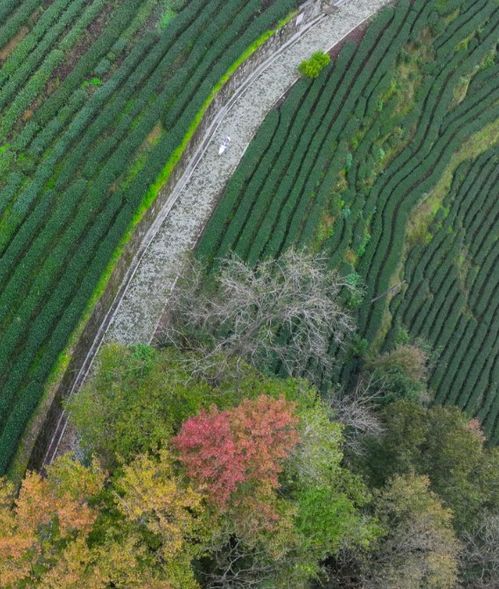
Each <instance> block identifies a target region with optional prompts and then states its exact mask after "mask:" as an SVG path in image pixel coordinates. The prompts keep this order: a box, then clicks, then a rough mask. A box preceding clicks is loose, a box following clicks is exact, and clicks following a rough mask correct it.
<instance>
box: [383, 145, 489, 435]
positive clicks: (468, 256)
mask: <svg viewBox="0 0 499 589" xmlns="http://www.w3.org/2000/svg"><path fill="white" fill-rule="evenodd" d="M498 238H499V151H498V149H497V148H496V149H491V150H489V151H486V152H485V153H483V154H482V155H481V156H480V157H478V158H476V159H475V160H473V161H466V162H464V163H462V164H461V165H460V167H459V168H458V169H457V170H456V173H455V175H454V178H453V182H452V186H451V189H450V191H449V192H448V194H447V195H446V196H445V199H444V201H443V206H442V208H441V209H439V211H438V212H437V214H436V216H435V218H434V220H433V221H432V223H431V225H430V227H429V228H428V234H427V236H425V241H426V243H420V244H417V245H416V246H415V247H413V248H412V249H411V251H410V253H409V255H408V257H407V262H406V264H405V280H406V282H407V288H406V289H404V293H403V294H402V293H401V294H399V295H397V296H396V297H394V299H393V300H392V303H391V306H390V312H391V315H392V316H393V318H394V320H393V323H392V325H393V327H392V332H391V334H389V337H388V340H389V341H390V340H391V338H392V337H395V338H396V337H397V332H399V330H401V329H402V330H403V329H407V330H408V331H409V332H410V333H411V335H413V336H414V337H420V338H424V339H425V340H427V341H428V342H430V343H431V344H432V346H433V348H434V349H436V350H438V351H439V356H440V362H439V364H438V366H437V368H436V370H435V371H434V373H433V376H432V380H431V385H432V388H433V389H434V390H435V392H436V400H437V401H440V402H448V403H456V404H457V405H459V406H460V407H462V408H463V409H465V410H467V411H469V412H470V413H472V414H474V415H475V414H476V415H478V417H479V418H480V421H481V422H482V423H484V425H485V428H486V429H487V430H489V431H494V432H495V434H494V441H495V442H497V441H498V433H497V426H496V422H497V419H498V413H499V395H497V394H495V395H493V394H490V393H491V392H492V391H493V390H495V391H496V393H497V383H498V380H497V379H498V364H499V338H498V333H497V332H498V325H499V299H498V297H497V293H498V289H499V248H498V247H497V246H498ZM495 426H496V427H495Z"/></svg>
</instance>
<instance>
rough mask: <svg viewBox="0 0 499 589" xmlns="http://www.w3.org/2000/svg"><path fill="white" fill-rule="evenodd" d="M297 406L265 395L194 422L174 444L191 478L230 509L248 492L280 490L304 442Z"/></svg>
mask: <svg viewBox="0 0 499 589" xmlns="http://www.w3.org/2000/svg"><path fill="white" fill-rule="evenodd" d="M293 409H294V406H293V404H292V403H289V402H288V401H286V400H285V399H272V398H271V397H268V396H266V395H261V396H260V397H258V398H257V399H255V400H250V399H247V400H245V401H243V402H242V403H241V404H240V405H238V406H237V407H234V408H232V409H227V410H225V411H219V410H218V409H217V408H216V407H212V408H211V409H210V411H208V412H202V413H201V414H200V415H197V416H195V417H191V418H190V419H188V420H187V421H186V422H185V423H184V425H183V426H182V429H181V431H180V433H179V434H178V435H177V436H176V437H175V438H173V444H174V446H175V447H176V448H177V449H178V451H179V456H180V460H181V462H182V463H183V464H184V465H185V467H186V470H187V474H188V475H189V476H190V477H191V478H192V479H193V480H195V481H197V482H198V484H199V485H200V486H201V488H203V489H205V490H206V491H207V493H208V495H209V496H210V498H211V499H212V500H213V502H214V503H215V504H216V505H217V506H219V507H221V508H224V507H226V506H227V504H228V503H229V501H230V499H231V498H232V497H233V495H234V494H235V493H236V492H237V491H238V490H240V489H241V488H242V487H245V488H246V489H248V488H253V489H254V488H255V487H257V488H258V490H259V491H260V492H262V491H263V492H264V493H266V492H267V491H272V490H273V489H275V488H276V487H277V486H278V484H279V483H278V476H279V473H280V472H282V469H283V461H284V460H285V459H286V458H287V457H288V456H289V454H290V452H291V451H292V450H293V448H294V446H295V445H296V444H297V442H298V432H297V430H296V425H297V423H298V419H297V417H296V416H295V415H294V414H293Z"/></svg>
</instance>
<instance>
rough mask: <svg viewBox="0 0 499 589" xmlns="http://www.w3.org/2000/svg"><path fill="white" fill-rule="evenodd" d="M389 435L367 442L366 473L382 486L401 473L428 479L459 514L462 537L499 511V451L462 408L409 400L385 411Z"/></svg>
mask: <svg viewBox="0 0 499 589" xmlns="http://www.w3.org/2000/svg"><path fill="white" fill-rule="evenodd" d="M382 417H383V424H384V427H385V433H384V435H383V436H382V437H381V438H380V439H373V440H367V441H366V454H365V456H364V457H362V458H361V459H360V466H359V468H360V470H361V471H362V472H364V473H366V474H367V475H368V476H369V478H370V480H371V481H372V483H373V484H374V485H376V486H382V485H383V484H384V483H386V481H388V480H389V479H390V478H391V477H392V476H394V475H397V474H410V473H412V472H415V473H417V474H422V475H423V474H426V475H428V476H429V477H430V481H431V488H432V489H433V490H434V491H435V492H436V493H438V495H439V496H440V497H441V498H442V499H443V501H444V504H445V505H447V506H448V507H450V508H451V509H452V511H453V513H454V525H455V527H456V529H457V530H458V531H459V532H462V531H464V530H466V529H470V528H471V527H472V525H473V522H474V520H475V518H477V517H478V515H479V514H480V513H481V512H482V511H484V510H494V509H497V506H498V505H499V503H498V501H499V496H498V486H497V463H498V460H499V451H498V449H497V448H494V449H487V448H486V447H485V446H484V437H483V434H482V433H481V432H480V430H479V429H478V428H477V427H476V426H477V423H475V422H473V421H472V422H470V421H469V420H468V419H467V418H466V416H465V415H464V414H463V413H462V412H461V411H460V410H459V409H457V408H456V407H441V406H435V407H433V408H431V409H426V408H423V407H421V406H420V405H418V404H416V403H412V402H408V401H398V402H396V403H392V404H390V405H388V406H387V407H386V408H385V409H384V410H383V412H382Z"/></svg>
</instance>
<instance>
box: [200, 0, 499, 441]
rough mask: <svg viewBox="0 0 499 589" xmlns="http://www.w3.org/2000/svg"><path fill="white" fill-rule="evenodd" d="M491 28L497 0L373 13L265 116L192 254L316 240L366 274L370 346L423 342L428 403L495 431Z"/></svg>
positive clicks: (498, 353) (497, 328)
mask: <svg viewBox="0 0 499 589" xmlns="http://www.w3.org/2000/svg"><path fill="white" fill-rule="evenodd" d="M498 27H499V5H498V3H497V2H496V0H430V1H428V0H414V1H409V0H402V1H400V2H397V3H396V5H395V6H394V7H392V8H387V9H384V10H383V11H382V12H381V13H379V15H378V17H377V18H376V19H375V20H374V21H373V22H372V23H371V25H370V26H369V28H368V29H367V31H366V33H365V35H364V36H363V38H362V40H361V41H360V42H359V43H353V42H349V43H346V44H345V45H344V47H343V48H342V49H341V51H340V52H339V54H338V55H337V57H336V56H335V57H334V59H333V63H332V65H331V66H329V67H328V68H327V69H326V71H324V72H323V73H322V74H321V75H320V76H319V78H317V79H316V80H315V81H310V80H305V79H302V80H300V81H299V82H298V83H297V84H296V85H295V86H294V88H293V89H292V91H291V92H290V93H289V94H288V96H287V98H286V99H285V100H284V101H283V102H282V104H280V105H279V107H278V108H276V109H275V110H274V111H273V112H271V113H270V114H269V116H268V117H267V119H266V120H265V122H264V124H263V126H262V127H261V129H260V131H259V132H258V134H257V135H256V137H255V139H254V141H253V142H252V144H251V145H250V147H249V149H248V150H247V152H246V154H245V157H244V158H243V160H242V161H241V164H240V166H239V168H238V169H237V171H236V173H235V174H234V176H233V177H232V179H231V181H230V183H229V184H228V186H227V188H226V190H225V193H224V194H223V196H222V198H221V201H220V203H219V205H218V207H217V208H216V210H215V211H214V214H213V216H212V218H211V220H210V222H209V224H208V225H207V227H206V229H205V231H204V234H203V236H202V238H201V240H200V242H199V244H198V249H197V252H198V255H199V256H200V257H201V258H204V259H205V260H207V261H208V263H209V264H210V265H211V266H212V267H214V266H216V259H217V257H219V256H223V255H224V254H226V253H227V252H228V251H230V250H234V251H235V252H236V253H237V254H238V255H239V256H241V257H242V258H243V259H245V260H248V261H250V262H251V263H253V264H254V263H257V262H258V260H260V259H262V258H263V257H266V256H276V255H278V254H279V253H280V252H281V251H282V250H283V249H285V248H286V247H289V246H291V245H295V246H305V245H306V246H308V247H309V248H312V249H314V250H322V251H323V252H324V253H325V254H327V256H328V258H329V259H330V264H331V266H332V267H338V268H339V269H340V270H341V271H342V272H343V273H344V274H346V275H348V276H349V277H350V279H351V280H352V281H354V282H361V283H363V284H365V287H366V293H365V297H364V300H363V303H362V304H361V305H360V306H359V308H358V310H357V315H358V322H359V329H360V335H361V337H362V338H364V339H366V340H367V341H368V342H370V345H371V349H378V350H382V349H389V347H390V346H391V345H393V343H394V342H397V341H405V340H406V339H407V338H414V337H423V338H424V339H426V340H427V341H428V342H429V343H430V344H431V345H432V346H433V349H434V351H435V352H436V354H437V362H436V367H435V369H434V372H433V374H432V377H431V385H432V387H433V388H434V389H435V392H436V399H437V401H441V402H447V403H457V404H458V405H459V406H461V407H464V408H466V409H467V410H468V411H469V412H470V413H471V414H472V415H478V416H479V417H480V419H481V420H482V421H483V423H484V426H485V429H486V431H487V433H488V434H489V436H490V437H491V438H492V439H494V440H497V438H498V436H499V390H498V379H499V365H498V363H499V349H498V345H499V317H498V313H497V303H498V299H497V288H496V282H495V277H496V275H497V254H498V237H499V225H498V217H497V206H498V202H499V199H498V196H499V195H498V188H497V186H498V183H497V152H496V151H494V149H493V146H494V145H497V141H498V115H499V75H498V74H499V68H498V64H497V51H496V49H497V47H496V45H497V30H498ZM331 353H332V354H337V353H338V351H337V350H336V349H335V348H334V346H333V345H332V348H331ZM360 361H361V359H360V357H351V358H348V362H343V363H339V365H342V366H343V368H342V373H341V374H335V375H333V378H335V379H336V378H341V379H342V380H343V381H346V380H348V379H349V377H351V375H352V374H354V373H355V369H356V366H357V365H358V364H359V362H360ZM325 378H326V381H325V384H326V383H327V382H329V379H330V378H331V376H330V375H328V376H327V377H325Z"/></svg>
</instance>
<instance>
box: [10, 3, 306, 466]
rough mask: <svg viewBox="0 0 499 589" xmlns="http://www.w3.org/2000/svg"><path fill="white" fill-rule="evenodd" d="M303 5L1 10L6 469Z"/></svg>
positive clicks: (84, 5)
mask: <svg viewBox="0 0 499 589" xmlns="http://www.w3.org/2000/svg"><path fill="white" fill-rule="evenodd" d="M295 5H296V2H295V1H294V0H278V1H277V0H276V1H269V0H266V1H264V2H262V1H261V0H249V1H243V0H229V1H227V0H223V1H222V0H190V1H188V2H187V1H186V0H171V1H170V2H160V1H159V0H113V1H111V2H110V1H104V0H54V1H53V2H42V1H41V0H35V1H33V0H22V1H16V2H12V1H10V0H6V1H4V2H2V3H1V6H0V334H1V337H0V472H3V471H4V470H5V468H6V467H7V465H8V464H9V461H10V460H11V458H12V455H13V453H14V452H15V449H16V446H17V444H18V440H19V438H20V436H21V434H22V432H23V431H24V428H25V426H26V424H27V422H28V420H29V419H30V417H31V415H32V413H33V411H34V409H35V408H36V406H37V404H38V402H39V399H40V397H41V395H42V392H43V390H44V386H45V384H46V381H47V378H48V377H49V375H50V374H51V372H52V370H53V368H54V366H55V365H56V363H57V362H58V360H59V359H60V355H61V352H62V351H63V350H64V348H65V346H66V344H67V342H68V338H69V337H70V335H71V333H72V332H73V331H74V329H75V328H76V326H77V325H78V323H79V321H80V319H81V317H82V314H83V313H84V311H85V309H86V308H88V305H89V301H90V300H91V299H92V296H93V295H94V293H95V289H96V286H97V284H98V282H99V279H100V278H101V276H102V274H103V272H104V270H105V269H106V267H107V266H108V264H109V262H110V260H111V258H112V256H113V252H115V251H116V248H117V246H118V244H119V243H120V240H122V238H123V236H124V235H125V234H126V232H127V231H128V229H129V228H130V226H131V224H132V223H133V222H134V220H136V219H137V216H138V215H139V214H140V211H143V209H144V208H145V206H146V205H147V204H149V203H150V202H151V201H152V200H153V199H154V197H155V195H156V194H157V191H158V190H159V186H160V184H161V182H160V181H159V180H158V179H161V180H163V181H164V180H165V179H166V178H167V176H168V173H169V172H171V169H172V167H173V166H174V164H175V163H176V161H177V160H178V157H179V146H181V144H183V142H184V141H185V139H186V138H188V137H189V134H192V129H193V127H192V125H193V122H194V123H195V122H196V117H198V115H199V113H201V112H202V110H203V108H204V107H205V105H206V103H207V101H209V100H210V94H211V93H212V91H213V89H214V87H215V86H216V85H217V83H218V82H219V81H220V80H221V79H222V77H223V76H224V74H225V73H226V72H227V71H228V70H229V68H230V67H231V66H232V65H233V64H234V63H235V62H237V61H238V60H239V59H240V58H241V56H243V55H244V54H245V52H246V51H247V50H248V48H250V47H251V46H252V45H254V44H255V43H258V42H259V41H261V40H262V38H265V36H266V35H267V34H268V31H269V30H271V29H272V28H273V27H275V26H276V25H277V23H278V22H279V21H280V20H281V19H282V18H283V17H286V16H287V15H288V14H289V13H290V11H291V9H292V8H293V7H294V6H295ZM165 6H166V9H165ZM187 82H188V83H187Z"/></svg>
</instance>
